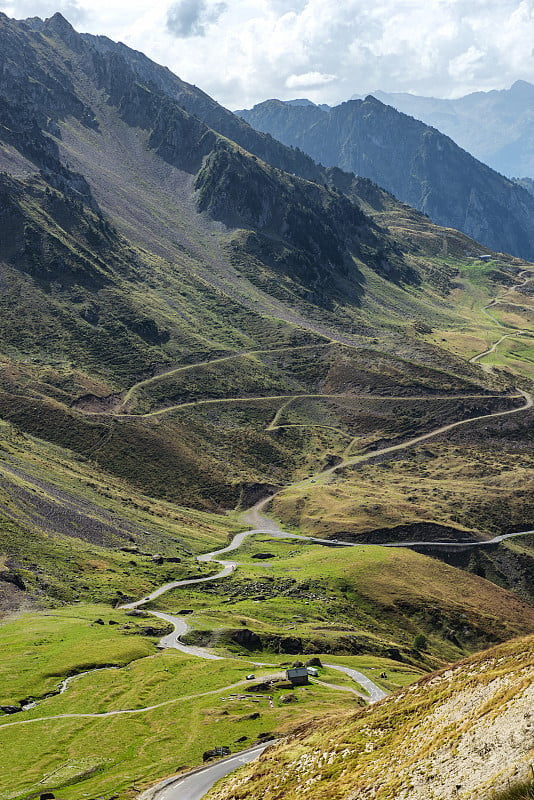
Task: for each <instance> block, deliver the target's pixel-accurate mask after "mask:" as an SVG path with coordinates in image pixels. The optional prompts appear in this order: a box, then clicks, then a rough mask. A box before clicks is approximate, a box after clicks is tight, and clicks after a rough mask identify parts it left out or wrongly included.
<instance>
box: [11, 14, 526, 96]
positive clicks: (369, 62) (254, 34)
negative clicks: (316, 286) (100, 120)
mask: <svg viewBox="0 0 534 800" xmlns="http://www.w3.org/2000/svg"><path fill="white" fill-rule="evenodd" d="M0 11H3V12H4V13H5V14H7V15H8V16H10V17H15V18H17V19H24V18H26V17H29V16H39V17H42V18H45V17H49V16H51V15H52V14H54V13H55V12H56V11H60V12H61V13H62V14H63V16H65V17H66V18H67V19H68V20H69V22H71V24H72V25H73V26H74V27H75V28H76V30H78V31H80V32H89V33H95V34H104V35H106V36H109V37H110V38H111V39H114V40H116V41H122V42H124V43H125V44H127V45H129V46H130V47H133V48H135V49H136V50H141V51H143V52H144V53H145V54H146V55H148V56H149V57H150V58H152V59H153V60H154V61H157V62H158V63H160V64H164V65H165V66H167V67H169V68H170V69H171V70H172V71H173V72H174V73H176V74H177V75H179V76H180V78H182V79H183V80H186V81H188V82H189V83H193V84H195V85H196V86H199V87H200V88H202V89H203V90H204V91H206V92H207V93H208V94H210V95H211V96H212V97H214V98H215V99H216V100H218V101H219V102H220V103H222V104H223V105H225V106H226V107H227V108H230V109H232V110H235V109H238V108H249V107H251V106H252V105H254V104H255V103H258V102H261V101H263V100H266V99H268V98H272V97H278V98H280V99H282V100H289V99H293V98H297V97H307V98H309V99H310V100H312V101H313V102H316V103H328V104H329V105H335V104H337V103H340V102H343V101H344V100H348V99H349V98H350V97H352V96H360V95H366V94H369V93H371V92H373V91H375V90H377V89H382V90H383V91H386V92H411V93H414V94H422V95H431V96H434V97H459V96H462V95H464V94H467V93H468V92H472V91H478V90H490V89H503V88H508V87H509V86H510V85H511V84H512V83H513V82H514V81H515V80H517V79H523V80H527V81H531V82H534V51H533V46H534V0H374V2H373V0H292V1H290V0H153V2H152V3H146V2H142V0H9V2H2V0H0Z"/></svg>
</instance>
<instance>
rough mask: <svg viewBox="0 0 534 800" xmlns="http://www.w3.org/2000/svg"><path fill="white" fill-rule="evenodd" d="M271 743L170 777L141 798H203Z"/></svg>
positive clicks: (167, 799) (176, 799)
mask: <svg viewBox="0 0 534 800" xmlns="http://www.w3.org/2000/svg"><path fill="white" fill-rule="evenodd" d="M269 744H270V743H268V744H261V745H257V746H256V747H251V748H250V750H242V751H241V752H240V753H237V754H236V755H235V756H229V757H228V758H225V759H223V760H221V761H217V762H215V764H210V765H209V766H207V767H203V768H201V769H199V770H196V771H195V772H193V773H189V775H186V776H185V777H183V778H168V779H167V780H165V781H162V782H161V783H158V784H157V785H156V786H153V787H152V788H151V789H148V791H146V792H143V794H142V795H141V796H140V797H139V800H201V798H202V797H204V795H205V794H206V793H207V792H208V791H209V790H210V789H211V787H212V786H213V785H214V784H215V783H216V782H217V781H218V780H220V779H221V778H224V777H225V776H226V775H229V774H230V772H233V771H234V770H235V769H237V768H238V767H242V766H243V765H244V764H249V763H250V762H251V761H254V760H255V759H256V758H258V757H259V756H260V755H261V754H262V753H263V751H264V750H266V748H267V747H269Z"/></svg>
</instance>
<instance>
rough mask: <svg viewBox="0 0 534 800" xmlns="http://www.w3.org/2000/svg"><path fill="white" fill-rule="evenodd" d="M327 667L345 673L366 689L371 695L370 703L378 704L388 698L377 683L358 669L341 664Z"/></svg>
mask: <svg viewBox="0 0 534 800" xmlns="http://www.w3.org/2000/svg"><path fill="white" fill-rule="evenodd" d="M325 667H329V668H330V669H337V670H338V672H344V673H345V675H348V676H349V678H352V680H353V681H356V683H359V684H360V686H362V688H364V689H365V691H366V692H367V694H368V695H369V702H370V703H377V702H378V700H383V699H384V697H387V696H388V693H387V692H385V691H384V690H383V689H381V688H380V686H377V685H376V683H373V681H372V680H370V678H368V677H367V676H366V675H364V674H363V672H358V670H357V669H351V668H350V667H343V666H341V665H340V664H325Z"/></svg>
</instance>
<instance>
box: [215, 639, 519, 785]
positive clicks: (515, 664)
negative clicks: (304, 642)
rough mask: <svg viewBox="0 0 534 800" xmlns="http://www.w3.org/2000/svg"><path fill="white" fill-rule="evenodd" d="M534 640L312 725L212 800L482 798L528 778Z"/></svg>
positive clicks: (500, 649) (497, 650)
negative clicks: (350, 712)
mask: <svg viewBox="0 0 534 800" xmlns="http://www.w3.org/2000/svg"><path fill="white" fill-rule="evenodd" d="M533 645H534V637H528V638H525V639H519V640H515V641H513V642H509V643H507V644H505V645H502V646H500V647H496V648H494V649H492V650H489V651H486V652H485V653H482V654H479V655H477V656H475V657H473V658H470V659H467V660H465V661H461V662H460V663H458V664H456V665H455V666H453V667H452V668H450V669H446V670H443V671H442V672H439V673H435V674H433V675H430V676H428V677H425V678H424V679H423V680H421V681H419V682H418V683H416V684H413V685H411V686H410V687H408V688H407V689H403V690H401V691H399V692H397V693H396V694H395V695H392V696H391V697H389V698H387V699H386V700H384V701H382V702H381V703H379V704H377V705H375V706H371V707H369V708H368V709H366V710H364V711H360V712H358V713H356V714H354V713H352V714H348V715H346V716H345V717H337V718H336V719H325V720H323V721H322V722H321V723H319V724H313V725H310V724H307V725H304V726H302V727H301V728H299V729H298V730H296V731H295V732H294V733H293V735H292V736H290V737H287V738H285V739H283V740H281V741H280V742H279V743H277V744H276V745H275V746H274V747H272V748H270V749H269V750H267V751H266V752H265V753H264V755H263V756H262V757H261V759H260V760H259V761H258V762H256V763H254V764H253V765H251V766H250V767H248V768H247V769H246V771H244V772H239V773H238V774H237V775H235V776H233V777H232V778H231V779H229V780H228V781H227V782H226V783H224V784H223V785H222V786H220V787H219V789H217V790H214V791H213V792H212V793H211V794H210V795H209V798H210V800H241V799H242V798H243V799H244V798H246V799H247V800H256V798H263V800H278V799H279V798H284V800H300V799H301V798H308V800H309V799H310V798H313V800H323V798H324V800H341V798H343V800H363V799H364V798H365V800H371V798H373V800H375V799H376V800H390V799H392V798H395V800H450V799H451V798H461V799H462V800H482V798H488V797H491V795H492V793H493V791H495V790H499V789H501V788H504V787H506V786H508V784H509V783H512V784H513V783H514V782H517V781H519V780H522V779H523V778H526V776H527V774H528V769H529V768H528V764H529V759H531V758H532V755H533V749H534V715H533V713H532V709H533V707H534V685H533V681H532V677H533V674H534V672H533V668H534V663H533V662H534V657H533Z"/></svg>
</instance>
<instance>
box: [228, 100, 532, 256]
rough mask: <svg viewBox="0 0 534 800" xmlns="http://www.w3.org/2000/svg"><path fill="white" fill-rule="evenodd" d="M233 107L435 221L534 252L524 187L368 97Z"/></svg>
mask: <svg viewBox="0 0 534 800" xmlns="http://www.w3.org/2000/svg"><path fill="white" fill-rule="evenodd" d="M237 113H238V114H239V115H240V116H241V117H242V118H243V119H244V120H246V121H247V122H249V123H250V124H251V125H252V126H253V127H254V128H256V129H257V130H259V131H264V132H268V133H270V134H272V135H273V136H274V137H276V138H277V139H279V140H280V141H282V142H284V143H285V144H286V145H288V146H291V147H295V148H298V149H300V150H302V151H304V152H305V153H307V154H308V155H310V156H312V158H313V159H315V160H316V161H318V162H320V163H321V164H325V165H327V166H330V167H332V166H337V167H339V168H341V169H343V170H347V171H350V172H354V173H355V174H357V175H360V176H362V177H366V178H370V179H371V180H372V181H374V182H375V183H377V184H378V185H379V186H382V187H384V188H385V189H386V190H387V191H389V192H391V193H392V194H394V195H395V196H396V197H397V198H398V199H399V200H402V201H403V202H405V203H408V204H409V205H411V206H413V207H414V208H417V209H419V210H420V211H422V212H423V213H425V214H428V216H429V217H430V218H431V219H432V220H433V221H434V222H436V223H437V224H439V225H444V226H448V227H452V228H456V229H458V230H461V231H463V232H464V233H466V234H468V235H469V236H472V237H473V238H475V239H477V240H478V241H480V242H482V243H483V244H485V245H486V246H488V247H490V248H492V249H494V250H499V251H503V252H508V253H512V254H514V255H518V256H521V257H523V258H534V223H533V220H534V201H533V198H532V196H529V193H528V192H527V190H526V189H524V188H523V187H522V186H518V185H517V184H515V183H514V182H513V181H511V180H509V179H507V178H505V177H503V176H502V175H500V174H499V173H497V172H495V171H494V170H493V169H491V168H490V167H488V166H486V165H485V164H483V163H482V162H481V161H478V160H477V159H476V158H474V157H473V156H472V155H470V154H469V153H468V152H466V151H465V150H462V148H461V147H459V146H458V145H457V144H456V143H455V142H454V141H453V140H452V139H451V138H449V137H448V136H445V135H444V134H443V133H440V131H439V130H437V129H436V128H433V127H430V126H429V125H427V124H425V123H423V122H420V121H418V120H416V119H413V117H410V116H408V115H407V114H403V113H401V112H400V111H397V110H396V109H395V108H393V107H392V106H390V105H386V104H384V103H382V102H380V100H378V99H376V98H374V97H372V96H368V97H366V98H365V99H364V100H350V101H348V102H346V103H342V104H341V105H339V106H335V107H333V108H325V107H321V106H315V105H313V104H302V103H299V104H294V103H284V102H281V101H278V100H267V101H265V102H264V103H259V104H258V105H256V106H254V108H253V109H250V110H248V111H238V112H237ZM478 118H480V114H479V116H478Z"/></svg>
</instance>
